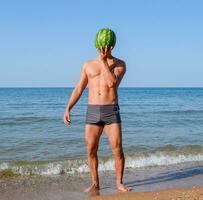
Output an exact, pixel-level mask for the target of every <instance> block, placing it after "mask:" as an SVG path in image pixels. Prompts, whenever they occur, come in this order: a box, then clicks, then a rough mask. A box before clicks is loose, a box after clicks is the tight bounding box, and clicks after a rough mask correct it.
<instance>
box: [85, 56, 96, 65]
mask: <svg viewBox="0 0 203 200" xmlns="http://www.w3.org/2000/svg"><path fill="white" fill-rule="evenodd" d="M97 61H98V60H97V59H96V58H95V59H89V60H86V61H85V62H84V65H85V66H88V65H92V64H95V63H96V62H97Z"/></svg>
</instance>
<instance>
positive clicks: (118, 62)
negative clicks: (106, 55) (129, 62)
mask: <svg viewBox="0 0 203 200" xmlns="http://www.w3.org/2000/svg"><path fill="white" fill-rule="evenodd" d="M114 59H115V60H116V63H117V66H122V67H126V63H125V61H124V60H122V59H120V58H116V57H114Z"/></svg>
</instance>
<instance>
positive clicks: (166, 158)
mask: <svg viewBox="0 0 203 200" xmlns="http://www.w3.org/2000/svg"><path fill="white" fill-rule="evenodd" d="M197 161H203V154H196V155H193V154H191V155H167V154H164V153H156V154H150V155H148V156H140V157H126V159H125V167H126V168H140V167H149V166H162V165H163V166H164V165H172V164H179V163H185V162H197ZM114 169H115V167H114V160H112V159H111V160H108V161H106V162H101V163H100V164H99V168H98V170H99V171H110V170H114ZM74 171H76V172H79V173H83V172H89V169H88V166H87V164H83V165H81V166H79V167H78V168H77V169H75V170H74Z"/></svg>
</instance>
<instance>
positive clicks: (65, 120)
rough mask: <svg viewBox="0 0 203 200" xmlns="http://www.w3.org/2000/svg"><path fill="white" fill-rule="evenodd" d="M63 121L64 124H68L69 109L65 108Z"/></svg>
mask: <svg viewBox="0 0 203 200" xmlns="http://www.w3.org/2000/svg"><path fill="white" fill-rule="evenodd" d="M63 122H64V123H65V124H66V125H70V122H71V121H70V111H69V110H66V111H65V113H64V116H63Z"/></svg>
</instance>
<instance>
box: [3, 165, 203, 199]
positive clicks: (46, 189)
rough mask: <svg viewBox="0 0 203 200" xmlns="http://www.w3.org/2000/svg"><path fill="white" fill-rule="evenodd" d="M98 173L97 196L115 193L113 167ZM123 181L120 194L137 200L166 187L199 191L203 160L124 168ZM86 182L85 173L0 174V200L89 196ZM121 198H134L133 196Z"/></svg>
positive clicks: (103, 196)
mask: <svg viewBox="0 0 203 200" xmlns="http://www.w3.org/2000/svg"><path fill="white" fill-rule="evenodd" d="M99 176H100V187H101V189H100V191H99V193H100V196H99V197H100V199H101V198H103V199H106V198H107V199H108V198H109V196H110V197H111V198H114V196H115V194H117V189H116V186H115V171H108V172H100V173H99ZM123 181H124V184H125V185H126V186H128V187H131V188H132V189H133V190H132V191H131V192H129V193H127V194H126V193H123V194H126V195H132V196H133V195H136V200H138V199H137V198H141V197H139V195H141V196H143V195H144V196H146V197H147V195H149V194H150V195H152V194H154V193H157V192H158V191H163V190H167V191H168V190H169V192H168V193H170V191H171V190H178V191H179V188H183V190H188V189H189V188H192V189H193V190H194V188H200V191H201V194H202V193H203V190H202V188H203V162H196V163H184V164H181V165H170V166H156V167H145V168H137V169H126V170H125V174H124V179H123ZM89 184H90V174H89V173H84V174H75V175H68V174H63V175H53V176H42V175H39V176H21V177H13V178H4V179H3V178H1V179H0V193H1V197H0V200H13V199H15V200H26V199H30V200H38V199H43V200H48V199H49V200H65V199H66V200H67V199H73V200H79V199H83V198H86V199H88V198H92V197H91V194H86V193H84V189H85V188H87V186H89ZM195 191H196V190H195ZM150 192H152V193H150ZM148 193H149V194H148ZM193 193H194V192H193ZM178 194H179V193H178ZM137 195H138V196H137ZM112 196H113V197H112ZM119 196H120V194H119ZM99 197H97V196H95V197H94V198H97V199H99ZM122 197H123V195H122ZM117 198H118V196H117ZM125 198H134V199H135V197H134V196H133V197H125ZM125 198H124V199H125ZM145 199H146V198H145ZM170 200H171V199H170Z"/></svg>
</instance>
